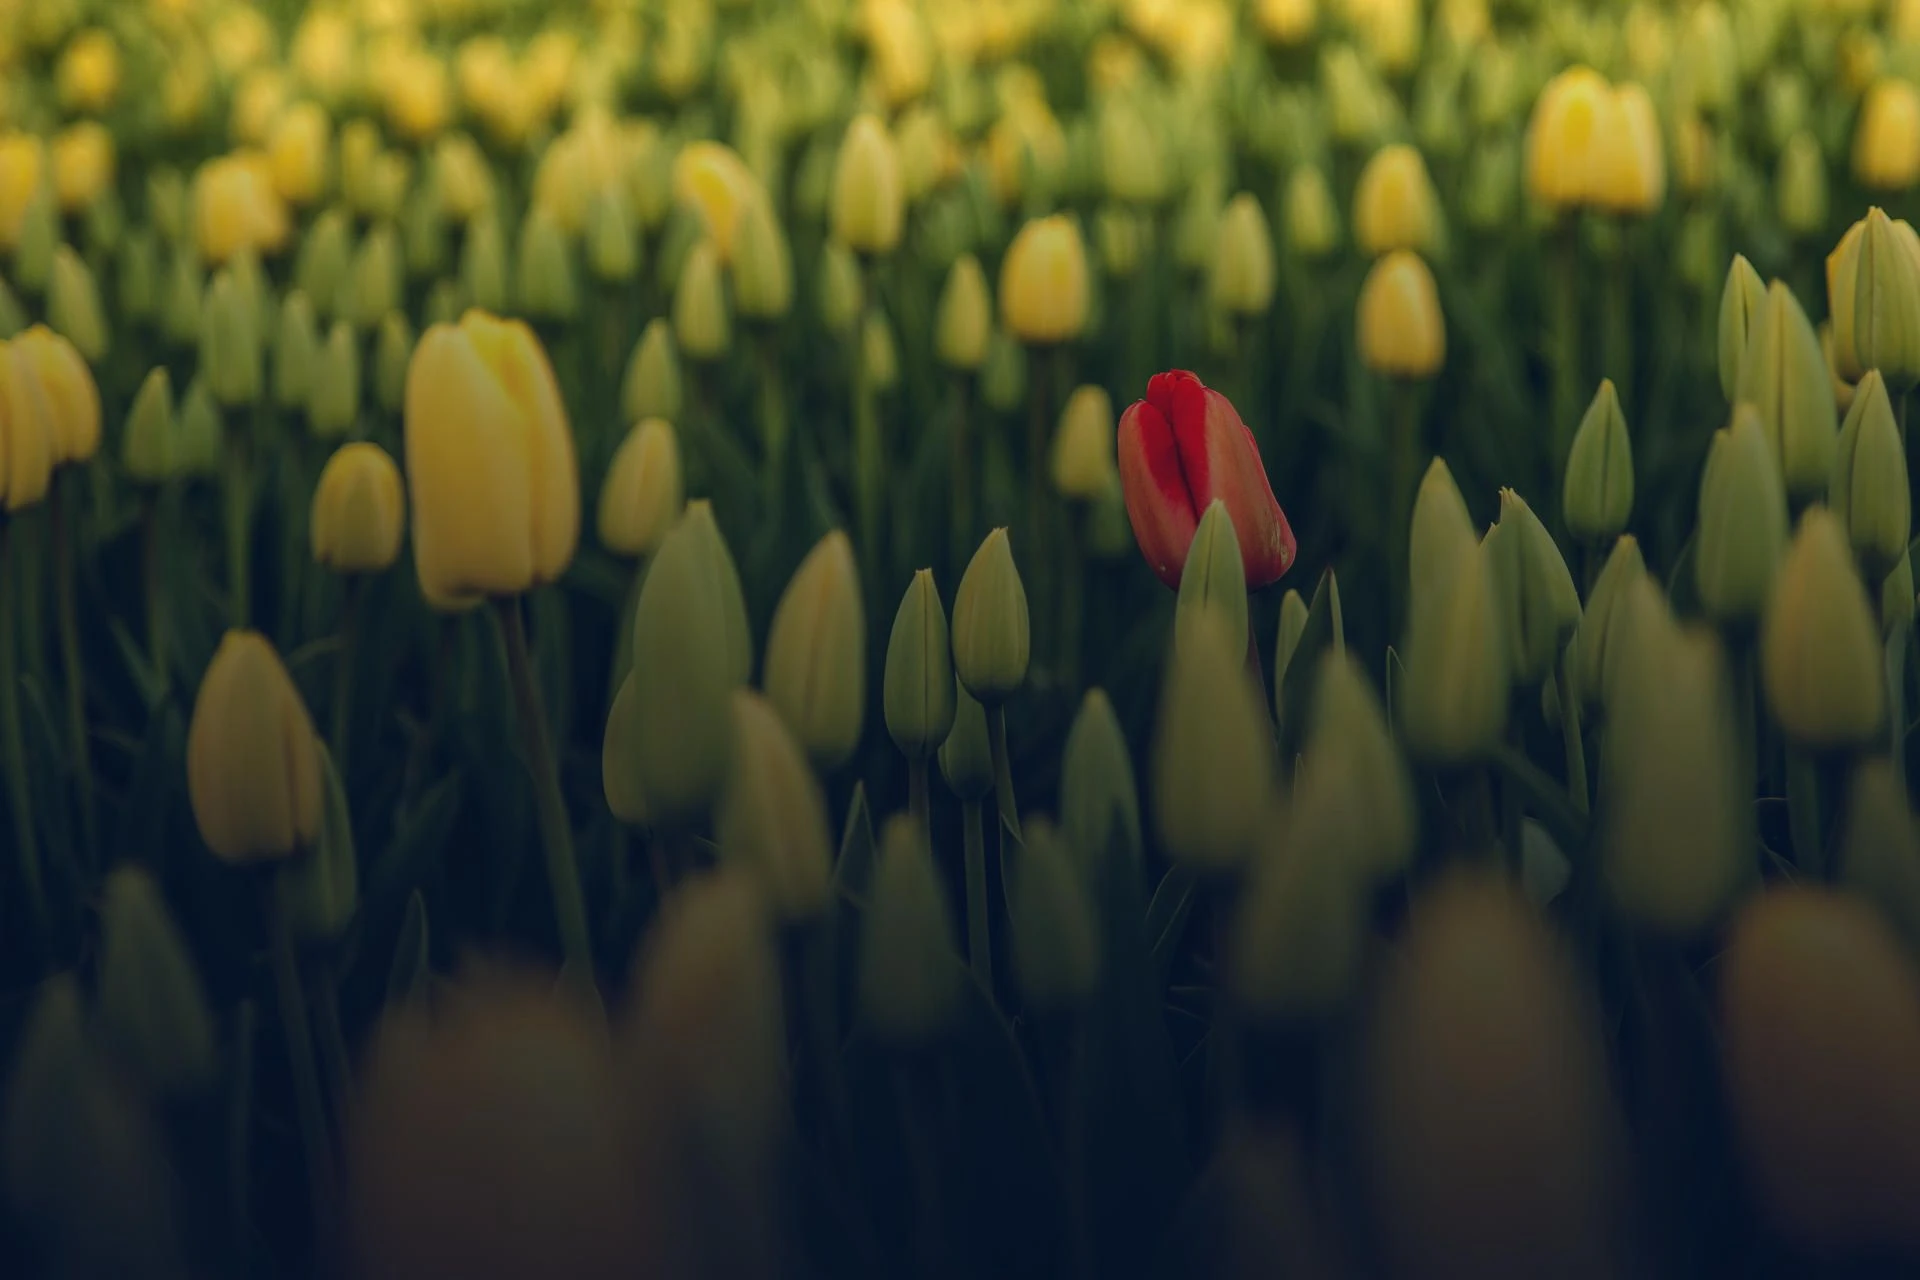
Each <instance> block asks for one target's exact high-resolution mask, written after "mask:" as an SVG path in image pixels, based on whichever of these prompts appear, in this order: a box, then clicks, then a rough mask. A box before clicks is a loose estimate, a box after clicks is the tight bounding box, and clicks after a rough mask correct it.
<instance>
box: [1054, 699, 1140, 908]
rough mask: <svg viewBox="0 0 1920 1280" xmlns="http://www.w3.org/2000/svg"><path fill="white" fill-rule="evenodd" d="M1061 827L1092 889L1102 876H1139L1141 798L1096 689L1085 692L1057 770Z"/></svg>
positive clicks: (1129, 759)
mask: <svg viewBox="0 0 1920 1280" xmlns="http://www.w3.org/2000/svg"><path fill="white" fill-rule="evenodd" d="M1060 827H1061V833H1062V834H1063V835H1064V836H1065V837H1066V840H1067V844H1068V847H1069V848H1071V849H1072V850H1073V852H1074V854H1075V855H1077V857H1078V858H1079V865H1080V866H1081V868H1082V869H1083V870H1085V871H1086V872H1087V873H1088V874H1089V877H1090V878H1091V879H1092V880H1093V882H1094V883H1095V884H1098V883H1099V880H1100V874H1101V872H1103V871H1105V870H1111V871H1113V872H1114V873H1115V874H1119V875H1127V876H1131V875H1135V874H1137V872H1138V869H1139V867H1140V858H1141V840H1140V797H1139V792H1138V791H1137V789H1136V788H1135V785H1134V778H1133V756H1132V752H1131V750H1130V749H1129V748H1128V746H1127V739H1126V734H1125V733H1124V732H1123V731H1122V730H1121V728H1120V720H1119V717H1117V716H1116V715H1114V711H1113V703H1112V701H1111V700H1109V699H1108V697H1107V695H1106V693H1105V692H1104V691H1103V690H1100V689H1089V690H1088V691H1087V695H1086V697H1085V698H1083V699H1081V702H1080V711H1079V714H1077V715H1076V716H1074V718H1073V726H1072V727H1071V728H1070V729H1069V730H1068V731H1067V745H1066V752H1065V754H1064V755H1063V756H1062V758H1061V765H1060Z"/></svg>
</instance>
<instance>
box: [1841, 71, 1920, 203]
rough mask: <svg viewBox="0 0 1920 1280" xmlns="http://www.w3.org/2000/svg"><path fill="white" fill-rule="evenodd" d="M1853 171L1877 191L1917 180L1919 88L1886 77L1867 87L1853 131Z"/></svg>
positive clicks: (1903, 186)
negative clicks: (1869, 87)
mask: <svg viewBox="0 0 1920 1280" xmlns="http://www.w3.org/2000/svg"><path fill="white" fill-rule="evenodd" d="M1853 175H1854V177H1856V178H1858V179H1859V180H1860V183H1861V185H1863V186H1867V187H1872V188H1874V189H1876V190H1879V191H1904V190H1906V189H1907V188H1909V187H1911V186H1913V185H1914V183H1915V182H1920V89H1915V88H1914V86H1913V85H1912V84H1910V83H1908V82H1907V81H1905V80H1896V79H1891V78H1889V79H1885V80H1881V81H1879V82H1878V83H1877V84H1875V85H1874V86H1873V87H1872V88H1871V89H1869V90H1867V96H1866V97H1865V98H1864V99H1862V101H1861V103H1860V118H1859V121H1858V123H1856V124H1855V125H1854V131H1853Z"/></svg>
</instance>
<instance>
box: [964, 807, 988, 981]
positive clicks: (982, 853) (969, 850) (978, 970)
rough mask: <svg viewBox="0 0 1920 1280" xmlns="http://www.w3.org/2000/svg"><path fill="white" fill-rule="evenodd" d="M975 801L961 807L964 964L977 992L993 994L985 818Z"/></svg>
mask: <svg viewBox="0 0 1920 1280" xmlns="http://www.w3.org/2000/svg"><path fill="white" fill-rule="evenodd" d="M981 810H982V806H981V804H980V802H979V801H977V800H969V801H967V802H966V804H964V805H962V806H961V814H962V817H961V823H962V827H963V835H964V839H965V843H966V871H967V960H968V961H969V962H970V964H971V966H972V968H973V976H974V977H975V978H977V979H979V982H980V989H981V990H982V991H985V992H987V993H988V994H989V995H991V994H992V992H993V931H992V927H991V926H990V925H989V924H988V922H987V841H986V832H985V831H983V830H982V828H983V827H985V826H986V815H985V814H984V813H983V812H982V811H981Z"/></svg>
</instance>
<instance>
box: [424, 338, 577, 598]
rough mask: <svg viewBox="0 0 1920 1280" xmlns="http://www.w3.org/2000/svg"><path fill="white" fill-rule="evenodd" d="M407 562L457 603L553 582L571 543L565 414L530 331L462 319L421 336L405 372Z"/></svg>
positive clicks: (572, 469)
mask: <svg viewBox="0 0 1920 1280" xmlns="http://www.w3.org/2000/svg"><path fill="white" fill-rule="evenodd" d="M406 392H407V393H406V414H405V436H406V466H407V485H408V488H409V489H410V490H411V492H412V499H413V553H414V564H415V567H416V569H417V570H418V572H419V575H420V581H421V585H422V586H423V587H424V588H425V589H426V593H427V596H428V598H429V599H431V600H434V601H440V602H445V603H448V604H454V605H457V604H459V603H462V602H466V601H471V600H472V599H474V598H475V597H477V596H483V595H494V596H499V595H517V594H519V593H521V592H524V591H528V590H530V589H532V588H533V587H536V586H540V585H543V584H545V583H548V582H552V581H554V580H555V579H556V578H558V577H559V576H560V574H561V573H563V572H564V571H565V570H566V567H567V565H568V563H570V562H571V561H572V559H573V552H574V547H575V544H576V543H577V542H578V540H579V534H580V481H579V470H578V465H577V463H576V461H575V458H574V445H573V433H572V431H571V429H570V428H569V427H568V424H567V414H566V409H565V407H564V406H563V405H562V404H561V401H560V392H559V388H558V386H557V385H556V384H555V382H554V377H553V369H552V366H551V365H549V364H548V363H547V356H546V352H545V351H544V350H543V349H542V348H541V346H540V341H539V339H538V338H536V337H534V336H533V332H532V330H530V329H528V328H527V327H526V326H525V325H524V324H522V323H520V322H519V321H516V320H498V319H495V318H494V317H492V316H489V315H487V314H485V313H484V312H480V311H470V312H468V313H467V314H466V316H464V317H463V318H462V319H461V321H460V323H459V324H458V325H438V326H435V327H434V328H432V329H429V330H428V331H427V332H426V334H425V335H423V336H422V337H421V339H420V345H419V346H418V347H417V348H415V350H414V353H413V362H412V364H411V366H410V367H409V369H408V371H407V389H406Z"/></svg>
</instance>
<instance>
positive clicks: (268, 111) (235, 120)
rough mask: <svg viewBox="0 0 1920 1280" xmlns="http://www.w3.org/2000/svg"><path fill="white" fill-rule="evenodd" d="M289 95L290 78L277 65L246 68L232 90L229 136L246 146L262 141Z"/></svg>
mask: <svg viewBox="0 0 1920 1280" xmlns="http://www.w3.org/2000/svg"><path fill="white" fill-rule="evenodd" d="M292 96H293V84H292V82H291V81H289V80H288V79H287V76H286V74H285V73H284V72H282V71H280V70H278V69H277V68H274V67H261V68H259V69H258V70H255V71H250V72H248V73H247V77H246V79H244V80H242V81H241V82H240V84H239V86H238V87H236V88H235V89H234V91H233V112H232V116H231V118H230V119H229V121H228V124H227V130H228V132H229V133H231V134H232V135H233V140H234V141H235V142H238V143H241V144H242V145H244V146H249V147H257V146H261V145H263V144H264V143H265V142H266V140H267V135H268V133H269V132H271V131H272V129H273V122H274V121H275V120H278V119H279V118H280V113H281V112H282V111H285V110H286V109H287V100H288V99H289V98H291V97H292Z"/></svg>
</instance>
